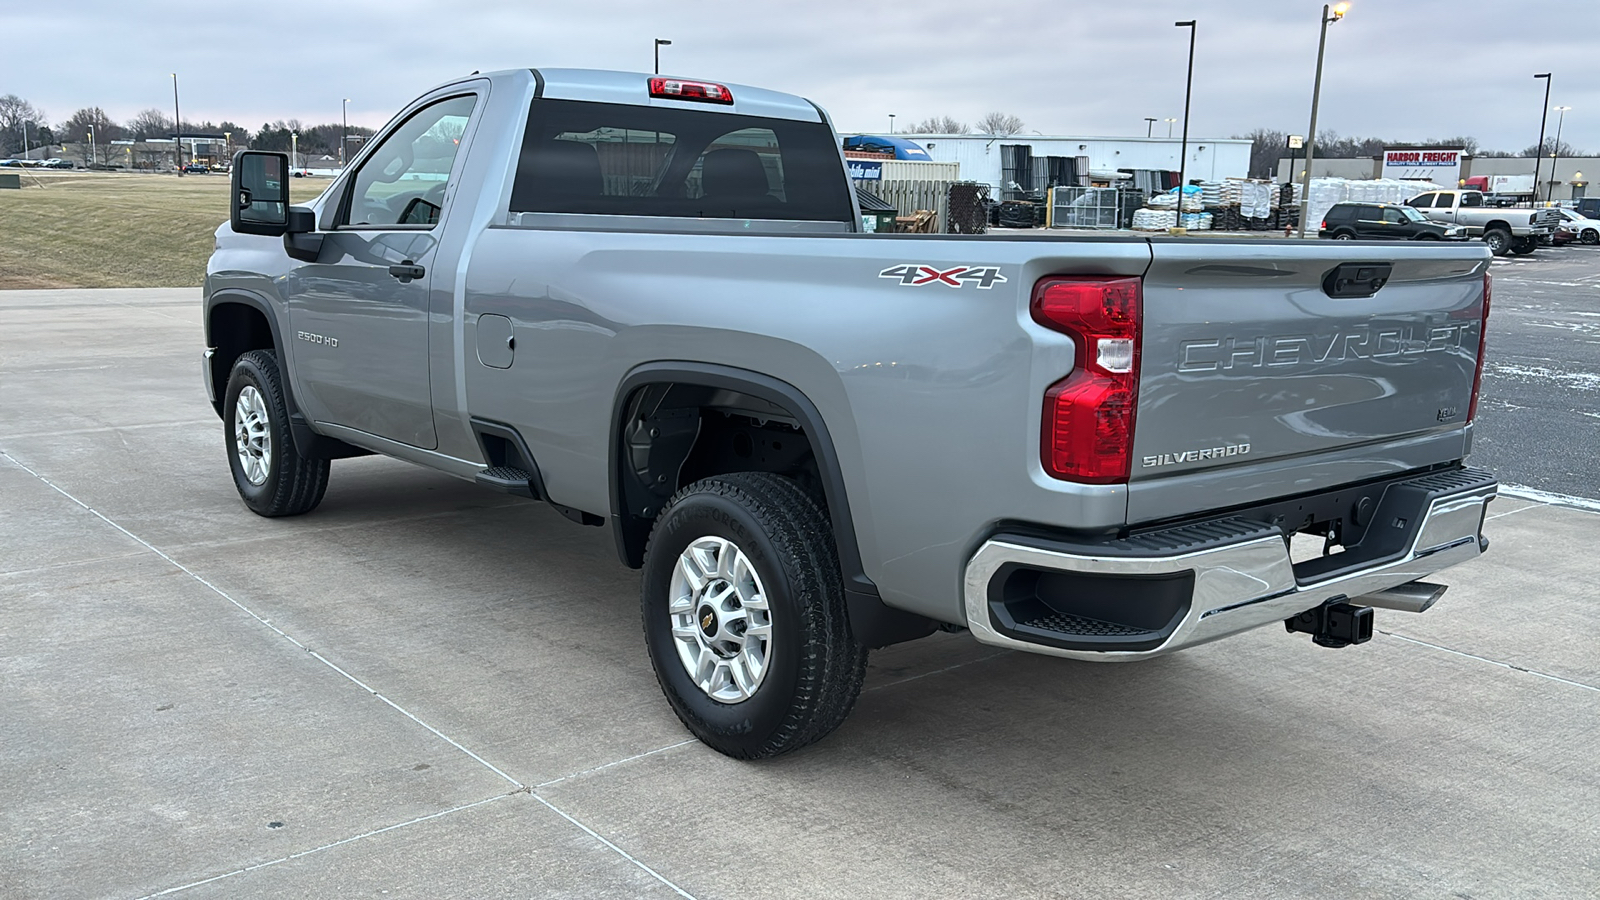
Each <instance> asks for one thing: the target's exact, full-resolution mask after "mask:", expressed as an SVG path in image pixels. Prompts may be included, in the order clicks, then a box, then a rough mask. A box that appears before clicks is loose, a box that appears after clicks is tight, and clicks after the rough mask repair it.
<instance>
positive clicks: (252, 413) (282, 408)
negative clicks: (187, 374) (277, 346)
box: [222, 350, 328, 517]
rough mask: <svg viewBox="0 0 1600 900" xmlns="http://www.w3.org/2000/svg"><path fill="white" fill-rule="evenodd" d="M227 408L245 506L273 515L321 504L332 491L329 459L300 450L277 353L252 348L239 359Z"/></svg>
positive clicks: (233, 464)
mask: <svg viewBox="0 0 1600 900" xmlns="http://www.w3.org/2000/svg"><path fill="white" fill-rule="evenodd" d="M222 409H223V416H224V424H225V425H226V440H227V444H228V467H229V468H231V469H232V470H233V485H234V487H236V488H238V490H239V497H240V499H242V500H244V505H245V506H248V507H250V510H251V511H252V512H254V513H256V514H257V515H262V516H269V517H276V516H298V515H300V514H301V513H307V512H310V511H311V510H313V509H315V508H316V507H317V504H318V503H321V502H322V495H323V494H324V493H325V492H326V491H327V490H328V461H327V460H325V459H306V458H305V457H302V456H301V455H300V453H299V451H298V450H296V449H295V446H294V438H293V436H292V435H291V434H290V433H289V408H288V404H287V402H286V401H285V400H284V392H283V378H282V376H281V375H279V373H278V357H277V355H276V354H274V353H273V352H272V351H271V350H252V351H250V352H249V353H246V354H243V355H242V356H240V357H239V358H238V359H237V360H235V361H234V363H233V373H232V374H231V375H229V376H228V392H227V394H226V395H225V400H224V401H223V407H222Z"/></svg>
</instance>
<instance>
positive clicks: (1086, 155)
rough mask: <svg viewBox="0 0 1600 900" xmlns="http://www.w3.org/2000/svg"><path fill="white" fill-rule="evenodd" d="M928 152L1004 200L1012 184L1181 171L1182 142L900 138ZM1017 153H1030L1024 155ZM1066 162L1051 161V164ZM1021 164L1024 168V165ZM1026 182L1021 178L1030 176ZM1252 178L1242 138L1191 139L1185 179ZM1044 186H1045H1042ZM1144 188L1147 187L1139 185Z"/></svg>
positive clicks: (1033, 187) (1039, 185)
mask: <svg viewBox="0 0 1600 900" xmlns="http://www.w3.org/2000/svg"><path fill="white" fill-rule="evenodd" d="M895 136H896V137H905V138H907V139H909V140H913V141H916V142H917V143H918V144H921V145H922V146H923V147H925V148H927V151H928V156H929V157H930V158H932V159H933V160H935V161H937V162H957V163H960V164H961V177H962V179H964V180H967V181H981V182H984V183H985V184H988V185H989V186H990V188H992V189H993V190H994V196H996V197H1000V196H1001V192H1002V190H1004V189H1007V188H1009V184H1008V182H1015V183H1016V184H1018V185H1019V186H1020V187H1021V188H1023V189H1024V190H1043V189H1044V188H1046V187H1049V181H1050V180H1052V176H1054V179H1053V180H1055V181H1057V182H1058V183H1067V182H1065V180H1064V179H1063V178H1062V177H1061V173H1064V172H1070V173H1071V174H1073V175H1076V176H1080V177H1081V176H1085V175H1087V176H1088V177H1090V178H1093V179H1095V180H1102V179H1103V177H1104V176H1106V175H1108V174H1110V173H1112V172H1116V171H1118V170H1128V171H1140V170H1143V171H1159V172H1177V171H1178V163H1179V153H1180V149H1181V147H1182V141H1181V140H1180V139H1178V138H1141V137H1070V136H1058V135H1020V134H1019V135H1012V136H1011V137H997V136H995V135H990V134H908V135H895ZM1012 148H1026V149H1025V150H1021V151H1019V150H1018V149H1012ZM1052 159H1054V160H1062V161H1066V162H1051V160H1052ZM1019 161H1020V163H1021V164H1020V165H1019ZM1024 173H1025V177H1019V175H1024ZM1249 173H1250V141H1248V140H1241V139H1236V138H1225V139H1222V140H1214V139H1211V138H1190V139H1189V161H1188V165H1187V166H1186V167H1185V176H1186V177H1187V178H1189V179H1190V180H1202V181H1221V180H1223V179H1225V178H1245V177H1248V175H1249ZM1041 181H1043V182H1044V183H1039V182H1041ZM1139 186H1141V187H1143V186H1145V185H1139Z"/></svg>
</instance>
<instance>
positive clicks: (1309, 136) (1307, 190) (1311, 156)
mask: <svg viewBox="0 0 1600 900" xmlns="http://www.w3.org/2000/svg"><path fill="white" fill-rule="evenodd" d="M1349 8H1350V4H1348V3H1340V4H1338V5H1337V6H1334V7H1332V10H1331V11H1332V15H1329V11H1330V10H1329V7H1328V5H1327V4H1326V3H1324V4H1323V5H1322V36H1321V37H1320V38H1318V39H1317V77H1316V80H1315V81H1314V82H1312V86H1311V128H1310V130H1308V131H1307V132H1306V168H1305V171H1304V172H1301V173H1300V237H1302V238H1303V237H1305V236H1306V211H1307V210H1309V209H1310V208H1311V163H1312V161H1313V160H1315V159H1316V156H1317V101H1318V100H1320V99H1322V54H1323V51H1324V50H1326V49H1327V46H1328V26H1329V25H1332V24H1333V23H1334V22H1337V21H1339V20H1340V19H1342V18H1344V12H1345V10H1347V9H1349Z"/></svg>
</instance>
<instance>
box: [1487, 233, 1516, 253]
mask: <svg viewBox="0 0 1600 900" xmlns="http://www.w3.org/2000/svg"><path fill="white" fill-rule="evenodd" d="M1483 242H1484V243H1485V244H1488V245H1489V252H1490V253H1493V254H1494V255H1495V256H1505V255H1506V254H1507V253H1510V252H1511V232H1509V231H1506V230H1505V229H1504V228H1491V229H1489V230H1488V231H1485V232H1484V233H1483Z"/></svg>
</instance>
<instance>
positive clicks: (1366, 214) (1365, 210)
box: [1361, 206, 1383, 222]
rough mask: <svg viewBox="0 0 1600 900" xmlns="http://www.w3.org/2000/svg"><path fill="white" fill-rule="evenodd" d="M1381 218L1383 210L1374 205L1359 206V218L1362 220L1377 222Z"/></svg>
mask: <svg viewBox="0 0 1600 900" xmlns="http://www.w3.org/2000/svg"><path fill="white" fill-rule="evenodd" d="M1382 219H1383V210H1381V209H1379V208H1378V207H1376V206H1363V207H1361V220H1362V221H1363V222H1377V221H1381V220H1382Z"/></svg>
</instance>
